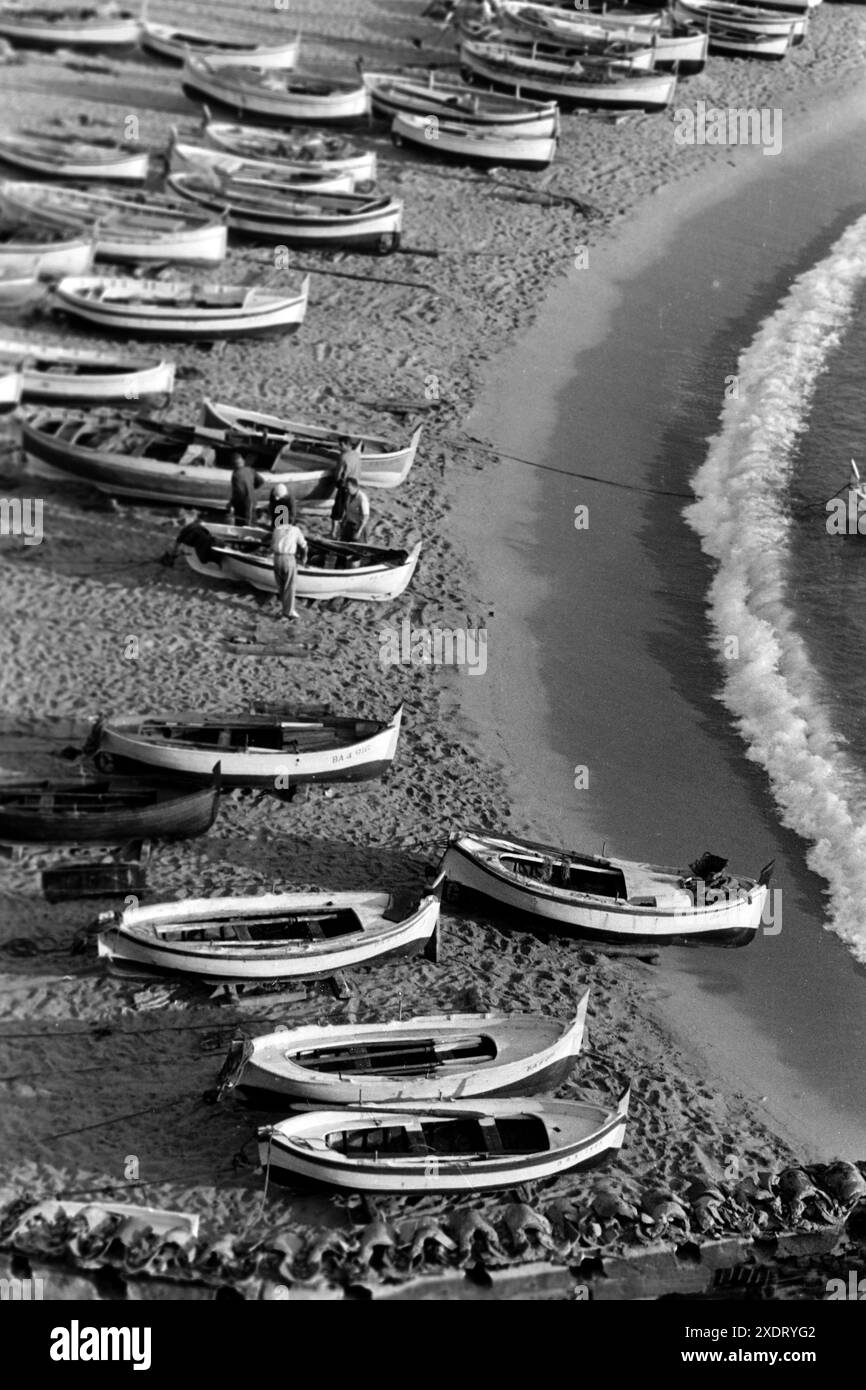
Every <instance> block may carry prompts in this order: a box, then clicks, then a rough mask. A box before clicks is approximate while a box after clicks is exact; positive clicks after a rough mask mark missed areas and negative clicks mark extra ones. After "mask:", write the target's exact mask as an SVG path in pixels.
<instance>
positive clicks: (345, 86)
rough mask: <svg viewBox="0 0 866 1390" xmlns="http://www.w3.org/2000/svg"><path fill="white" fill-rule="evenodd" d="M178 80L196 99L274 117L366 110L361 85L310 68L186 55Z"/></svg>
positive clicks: (310, 117)
mask: <svg viewBox="0 0 866 1390" xmlns="http://www.w3.org/2000/svg"><path fill="white" fill-rule="evenodd" d="M181 83H182V86H183V90H184V92H185V93H186V94H187V96H191V97H194V98H196V99H197V100H201V99H202V98H204V99H205V100H206V101H216V102H219V103H220V105H222V106H227V107H229V108H230V109H231V110H233V111H237V112H239V113H240V114H241V115H247V114H249V115H252V116H260V117H262V116H263V117H266V118H267V117H270V118H272V119H274V120H279V121H324V122H326V123H327V122H333V121H356V120H358V118H359V117H361V116H365V115H366V114H367V111H368V110H369V98H368V95H367V89H366V88H365V87H364V86H362V85H360V84H358V83H355V82H346V81H343V80H341V79H339V78H329V77H316V76H314V75H313V74H312V73H299V72H292V71H290V72H284V71H279V70H277V69H274V68H255V67H252V66H236V67H228V66H223V65H221V66H219V67H214V66H212V64H211V63H210V62H209V61H208V60H207V59H206V58H188V59H187V61H186V63H185V64H184V68H183V76H182V78H181Z"/></svg>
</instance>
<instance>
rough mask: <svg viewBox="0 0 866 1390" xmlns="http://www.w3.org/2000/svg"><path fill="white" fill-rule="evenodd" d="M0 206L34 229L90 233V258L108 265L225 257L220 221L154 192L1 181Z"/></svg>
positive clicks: (210, 260) (224, 236)
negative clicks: (93, 253)
mask: <svg viewBox="0 0 866 1390" xmlns="http://www.w3.org/2000/svg"><path fill="white" fill-rule="evenodd" d="M0 203H2V204H3V206H4V208H6V209H7V210H11V212H12V213H13V214H14V215H17V216H18V217H19V218H21V217H23V218H26V219H27V220H28V221H29V222H30V223H33V224H35V225H36V226H47V227H53V228H57V229H59V230H61V231H67V232H71V231H72V230H78V231H79V232H80V231H82V230H87V231H88V232H91V231H92V235H93V237H94V238H95V241H96V255H97V256H102V257H105V258H106V259H107V260H111V261H147V260H156V261H183V262H189V263H193V264H197V265H213V264H215V263H216V262H218V261H222V260H224V259H225V254H226V243H227V235H228V234H227V229H226V226H225V223H223V222H220V221H219V220H217V219H214V218H209V217H203V216H201V215H200V214H198V213H195V212H192V211H191V210H190V209H189V208H188V207H186V206H185V205H183V204H178V203H175V202H172V201H170V200H169V199H167V198H163V197H161V196H160V195H159V194H156V193H145V192H141V193H137V192H133V191H131V190H129V191H124V192H123V193H122V194H121V193H107V192H103V191H101V190H96V189H88V188H74V187H72V186H66V185H63V186H60V185H58V186H54V185H48V184H44V183H24V182H17V181H15V180H12V179H4V180H3V181H2V182H0Z"/></svg>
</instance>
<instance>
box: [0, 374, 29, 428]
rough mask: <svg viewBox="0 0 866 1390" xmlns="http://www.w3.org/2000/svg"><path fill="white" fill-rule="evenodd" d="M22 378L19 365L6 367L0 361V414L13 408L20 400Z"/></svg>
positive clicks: (22, 385) (22, 386) (4, 413)
mask: <svg viewBox="0 0 866 1390" xmlns="http://www.w3.org/2000/svg"><path fill="white" fill-rule="evenodd" d="M23 388H24V378H23V375H22V373H21V369H20V367H6V366H4V365H3V363H2V362H0V415H7V414H8V413H9V411H10V410H14V409H15V407H16V406H17V405H18V404H19V402H20V400H21V393H22V391H23Z"/></svg>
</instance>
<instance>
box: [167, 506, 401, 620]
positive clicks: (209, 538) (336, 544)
mask: <svg viewBox="0 0 866 1390" xmlns="http://www.w3.org/2000/svg"><path fill="white" fill-rule="evenodd" d="M194 525H195V531H194V534H192V535H189V534H187V536H186V537H185V538H184V536H183V533H182V534H181V538H179V543H180V544H182V549H183V552H184V555H185V557H186V561H187V564H188V565H189V567H190V569H192V570H194V571H195V572H196V574H202V575H205V576H206V577H207V578H209V579H229V580H234V581H236V582H237V583H241V584H249V585H251V586H252V588H254V589H259V590H261V591H262V592H264V593H266V594H275V593H277V581H276V577H275V575H274V560H273V555H272V554H271V549H270V540H271V533H270V532H269V531H265V530H260V531H257V533H256V534H254V535H252V536H251V535H250V532H251V531H253V532H256V528H254V527H243V526H225V525H219V524H216V523H208V524H207V525H205V523H203V522H200V523H197V524H194ZM184 529H185V531H187V532H188V531H189V530H190V529H192V528H184ZM420 554H421V542H420V541H419V542H418V543H417V544H416V545H414V546H413V547H412V548H411V550H400V549H397V548H395V547H388V546H381V545H367V544H366V543H363V542H360V541H332V540H325V539H324V538H323V537H318V536H308V537H307V558H306V560H305V561H304V562H303V564H300V563H299V564H298V568H297V578H296V586H295V594H296V596H297V597H298V598H303V599H314V600H318V601H319V602H324V601H325V600H327V599H335V598H352V599H366V600H368V601H372V602H375V603H388V602H390V601H391V600H392V599H396V598H399V597H400V595H401V594H402V593H403V592H404V591H405V590H406V589H407V588H408V586H409V583H410V582H411V579H412V576H413V574H414V573H415V570H416V568H417V565H418V557H419V556H420Z"/></svg>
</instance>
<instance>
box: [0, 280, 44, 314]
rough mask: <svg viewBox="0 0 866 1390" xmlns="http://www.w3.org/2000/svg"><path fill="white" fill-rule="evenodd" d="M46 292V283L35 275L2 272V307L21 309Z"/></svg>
mask: <svg viewBox="0 0 866 1390" xmlns="http://www.w3.org/2000/svg"><path fill="white" fill-rule="evenodd" d="M46 293H47V291H46V287H45V285H44V284H42V282H41V281H40V280H39V279H38V278H37V277H36V276H35V275H21V274H13V273H10V272H6V273H0V308H3V309H21V308H23V307H24V306H25V305H29V304H31V303H33V302H35V301H36V300H37V299H40V298H41V297H42V296H43V295H44V294H46Z"/></svg>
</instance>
